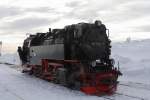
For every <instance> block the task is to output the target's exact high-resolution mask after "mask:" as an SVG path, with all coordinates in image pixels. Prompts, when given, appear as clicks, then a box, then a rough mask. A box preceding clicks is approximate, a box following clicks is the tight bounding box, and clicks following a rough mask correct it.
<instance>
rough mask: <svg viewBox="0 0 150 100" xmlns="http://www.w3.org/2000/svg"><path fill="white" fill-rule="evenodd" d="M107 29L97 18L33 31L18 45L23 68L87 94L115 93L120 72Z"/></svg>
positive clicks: (24, 70)
mask: <svg viewBox="0 0 150 100" xmlns="http://www.w3.org/2000/svg"><path fill="white" fill-rule="evenodd" d="M106 31H107V29H106V27H105V25H104V24H102V23H101V21H98V20H97V21H95V23H78V24H73V25H69V26H66V27H64V28H63V29H53V30H51V29H49V32H47V33H37V34H35V35H30V36H29V37H27V39H25V40H24V43H23V46H22V47H18V53H19V56H20V59H21V61H22V65H23V66H24V69H23V72H29V73H30V74H33V75H35V76H38V77H40V78H44V79H46V80H49V81H52V82H54V83H57V84H60V85H63V86H66V87H69V88H72V89H77V90H81V91H82V92H84V93H86V94H92V95H101V94H112V93H114V92H115V91H116V88H117V83H118V82H117V79H118V76H119V75H120V74H121V73H120V71H119V70H118V69H117V68H115V67H114V60H113V59H110V54H111V45H110V43H111V40H110V39H109V34H107V33H106Z"/></svg>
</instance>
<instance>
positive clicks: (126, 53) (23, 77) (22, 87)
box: [0, 40, 150, 100]
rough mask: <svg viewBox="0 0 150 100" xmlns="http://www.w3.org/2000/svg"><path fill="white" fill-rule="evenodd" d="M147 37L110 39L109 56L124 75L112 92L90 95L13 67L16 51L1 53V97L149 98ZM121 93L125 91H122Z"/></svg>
mask: <svg viewBox="0 0 150 100" xmlns="http://www.w3.org/2000/svg"><path fill="white" fill-rule="evenodd" d="M149 45H150V40H142V41H130V42H120V43H112V58H114V59H115V61H116V66H117V61H119V62H120V70H121V71H122V72H123V76H121V77H120V78H119V81H120V84H119V86H118V90H117V93H118V94H114V95H112V96H102V97H98V96H89V95H85V94H84V93H81V92H80V91H75V90H70V89H68V88H65V87H63V86H59V85H57V84H53V83H50V82H47V81H44V80H41V79H39V78H36V77H34V76H30V75H27V74H23V73H21V72H20V71H18V70H16V69H15V68H18V67H16V66H19V67H20V60H19V57H18V55H17V53H15V54H5V55H2V56H1V57H0V62H1V63H10V64H15V65H6V64H0V100H107V99H111V100H150V95H149V94H150V78H149V76H150V53H149V51H150V47H149ZM122 94H124V95H122Z"/></svg>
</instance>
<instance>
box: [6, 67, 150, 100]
mask: <svg viewBox="0 0 150 100" xmlns="http://www.w3.org/2000/svg"><path fill="white" fill-rule="evenodd" d="M6 65H9V66H11V65H10V64H6ZM118 86H119V89H118V91H117V92H116V93H115V94H113V95H111V96H101V97H100V98H102V99H103V100H149V99H150V98H147V97H146V96H144V95H145V94H141V95H137V94H132V92H131V91H132V90H137V91H146V93H147V94H148V93H150V85H148V84H143V83H136V82H120V83H119V84H118ZM120 87H121V89H120ZM124 88H125V89H124ZM127 90H129V91H127ZM141 93H142V92H141ZM139 94H140V93H139Z"/></svg>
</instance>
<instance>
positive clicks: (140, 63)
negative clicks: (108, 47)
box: [112, 40, 150, 84]
mask: <svg viewBox="0 0 150 100" xmlns="http://www.w3.org/2000/svg"><path fill="white" fill-rule="evenodd" d="M112 45H113V46H112V57H113V58H114V59H115V60H116V61H119V62H120V68H121V71H122V72H123V74H124V75H123V76H122V77H120V80H121V81H134V82H138V83H145V84H150V78H147V77H148V76H150V47H149V45H150V40H142V41H131V42H129V43H128V42H123V43H114V44H112Z"/></svg>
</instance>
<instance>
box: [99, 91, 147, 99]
mask: <svg viewBox="0 0 150 100" xmlns="http://www.w3.org/2000/svg"><path fill="white" fill-rule="evenodd" d="M102 98H104V100H121V99H123V100H147V99H145V98H141V97H138V96H132V95H128V94H123V93H115V94H113V95H112V96H104V97H102Z"/></svg>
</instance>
